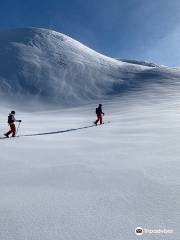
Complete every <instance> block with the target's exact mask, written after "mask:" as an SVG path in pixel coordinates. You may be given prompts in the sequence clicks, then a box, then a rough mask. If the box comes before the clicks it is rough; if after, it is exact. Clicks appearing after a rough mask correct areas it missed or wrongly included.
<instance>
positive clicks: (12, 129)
mask: <svg viewBox="0 0 180 240" xmlns="http://www.w3.org/2000/svg"><path fill="white" fill-rule="evenodd" d="M15 114H16V112H15V111H11V113H10V114H9V116H8V124H9V126H10V130H9V132H7V133H5V134H4V136H6V137H7V138H8V137H9V135H10V134H11V133H12V137H15V136H16V125H15V122H21V120H16V119H15V117H14V115H15Z"/></svg>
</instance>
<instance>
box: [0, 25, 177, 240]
mask: <svg viewBox="0 0 180 240" xmlns="http://www.w3.org/2000/svg"><path fill="white" fill-rule="evenodd" d="M123 61H124V62H122V61H119V60H115V59H112V58H108V57H106V56H103V55H101V54H99V53H97V52H95V51H93V50H91V49H89V48H87V47H85V46H84V45H82V44H81V43H79V42H77V41H75V40H73V39H71V38H69V37H67V36H65V35H63V34H60V33H57V32H54V31H49V30H44V29H34V28H31V29H19V30H14V31H8V32H3V33H0V109H1V111H0V153H1V155H0V192H1V197H0V240H11V239H12V240H25V239H27V240H30V239H31V240H37V239H38V240H59V239H61V240H76V239H77V240H91V239H92V240H115V239H118V240H126V239H127V240H135V239H139V238H138V237H137V236H136V235H135V229H136V228H137V227H138V226H139V227H142V228H146V229H150V230H154V229H155V230H156V229H158V230H159V229H161V230H164V229H167V230H168V229H170V230H172V231H173V233H171V234H152V233H151V234H150V233H149V234H148V233H147V234H144V236H143V237H145V238H143V239H148V240H159V239H168V240H179V239H180V232H179V229H180V216H179V212H180V205H179V202H180V174H179V172H180V161H179V156H180V148H179V142H180V110H179V109H180V94H179V93H180V84H179V83H180V70H179V69H170V68H167V67H162V66H156V65H152V64H148V63H143V62H137V61H131V60H130V61H131V62H130V61H129V60H123ZM4 100H5V101H7V100H8V102H9V103H8V102H3V101H4ZM34 102H35V103H36V104H34V106H33V104H32V103H34ZM38 102H41V103H42V106H43V111H40V109H39V106H40V105H39V104H37V103H38ZM99 102H101V103H103V111H104V112H105V117H104V119H103V121H104V122H105V124H103V125H101V126H95V125H94V124H93V121H94V120H95V118H96V116H95V111H94V110H95V107H96V106H97V104H98V103H99ZM29 103H31V104H32V105H31V108H28V111H27V109H25V111H24V109H23V107H26V106H27V104H29ZM44 103H46V104H44ZM47 103H53V106H57V105H58V106H61V105H62V106H64V108H56V107H55V108H54V109H51V108H48V107H47V105H48V104H47ZM84 103H86V104H85V105H83V104H84ZM37 105H38V109H36V107H37ZM72 105H76V106H77V105H79V106H78V107H71V106H72ZM22 106H23V107H22ZM65 106H68V108H66V107H65ZM12 109H15V110H16V117H17V119H22V123H21V125H20V128H19V129H18V134H17V135H18V136H19V137H17V138H9V139H5V138H4V137H3V133H5V132H6V131H8V130H9V126H8V125H7V115H8V113H9V111H10V110H12ZM109 121H110V123H108V124H106V123H107V122H109ZM17 124H18V123H17ZM17 126H18V125H17Z"/></svg>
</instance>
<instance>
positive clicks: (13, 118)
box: [12, 116, 22, 122]
mask: <svg viewBox="0 0 180 240" xmlns="http://www.w3.org/2000/svg"><path fill="white" fill-rule="evenodd" d="M12 120H13V122H22V121H21V120H16V119H15V117H14V116H12Z"/></svg>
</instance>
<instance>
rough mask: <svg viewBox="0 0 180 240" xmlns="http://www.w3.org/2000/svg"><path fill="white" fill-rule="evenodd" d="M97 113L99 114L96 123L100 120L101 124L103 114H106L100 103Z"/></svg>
mask: <svg viewBox="0 0 180 240" xmlns="http://www.w3.org/2000/svg"><path fill="white" fill-rule="evenodd" d="M96 115H97V120H96V121H95V122H94V123H95V124H96V125H97V123H98V122H99V121H100V124H102V123H103V121H102V120H103V119H102V115H103V116H104V113H103V111H102V104H99V106H98V107H97V108H96Z"/></svg>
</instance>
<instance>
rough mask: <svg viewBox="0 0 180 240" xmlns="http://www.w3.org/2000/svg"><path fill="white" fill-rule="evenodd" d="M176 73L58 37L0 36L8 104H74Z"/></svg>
mask: <svg viewBox="0 0 180 240" xmlns="http://www.w3.org/2000/svg"><path fill="white" fill-rule="evenodd" d="M177 75H178V76H179V73H178V74H177V71H176V72H175V71H173V70H169V69H166V68H161V67H156V68H154V65H153V66H152V65H148V66H147V64H146V66H144V65H142V64H139V65H138V64H134V63H132V62H131V63H127V62H122V61H118V60H115V59H112V58H109V57H106V56H103V55H102V54H99V53H97V52H95V51H94V50H91V49H90V48H88V47H86V46H84V45H83V44H81V43H79V42H77V41H75V40H73V39H72V38H70V37H68V36H65V35H63V34H61V33H57V32H55V31H51V30H46V29H36V28H28V29H17V30H11V31H7V32H1V33H0V95H1V99H2V98H3V99H5V100H7V99H8V100H10V101H12V100H13V101H20V102H21V101H22V100H23V101H27V102H34V101H35V100H40V101H42V102H49V103H53V104H54V103H57V104H58V105H74V104H77V103H78V104H82V103H84V102H88V101H89V100H90V101H92V100H97V99H107V98H109V97H112V96H114V95H121V93H122V92H124V91H127V90H132V88H138V87H140V86H147V83H150V84H152V83H156V84H157V83H159V82H161V80H162V79H163V83H164V84H165V82H166V81H169V80H170V81H172V80H173V81H174V79H175V78H177Z"/></svg>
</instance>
